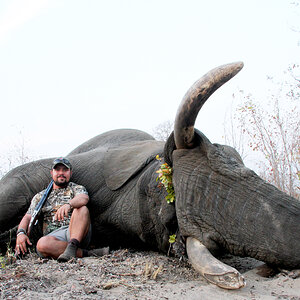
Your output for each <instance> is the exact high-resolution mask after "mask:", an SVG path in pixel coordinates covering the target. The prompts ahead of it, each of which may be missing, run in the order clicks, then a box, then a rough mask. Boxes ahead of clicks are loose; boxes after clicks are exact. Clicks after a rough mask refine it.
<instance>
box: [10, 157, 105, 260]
mask: <svg viewBox="0 0 300 300" xmlns="http://www.w3.org/2000/svg"><path fill="white" fill-rule="evenodd" d="M50 173H51V177H52V179H53V188H52V191H51V193H50V194H49V196H48V197H47V199H46V202H45V204H44V206H43V208H42V213H43V237H42V238H40V239H39V240H38V242H37V245H36V249H37V253H38V254H39V255H40V256H41V257H52V258H55V259H57V260H58V261H61V262H64V261H69V260H70V259H72V258H74V257H84V256H91V255H95V256H100V255H103V254H108V248H103V249H96V250H93V251H87V250H86V248H87V247H88V245H89V243H90V240H91V221H90V214H89V210H88V208H87V206H86V205H87V203H88V202H89V196H88V193H87V191H86V189H85V187H83V186H82V185H78V184H75V183H73V182H70V178H71V176H72V166H71V164H70V162H69V160H68V159H66V158H57V159H55V160H54V161H53V165H52V169H51V171H50ZM44 192H45V191H42V192H40V193H38V194H36V195H35V196H34V197H33V199H32V201H31V205H30V207H29V209H28V211H27V213H26V214H25V216H24V217H23V219H22V220H21V222H20V224H19V227H18V231H17V240H16V248H15V250H16V253H17V254H18V255H19V254H21V253H22V254H25V253H26V252H27V247H28V245H32V244H31V242H30V240H29V237H28V236H27V231H28V225H29V223H30V219H31V215H32V213H33V211H34V209H35V207H36V205H37V204H38V203H39V201H40V199H41V198H42V196H43V194H44ZM27 244H28V245H27Z"/></svg>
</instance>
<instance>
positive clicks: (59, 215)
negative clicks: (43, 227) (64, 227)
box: [54, 203, 71, 221]
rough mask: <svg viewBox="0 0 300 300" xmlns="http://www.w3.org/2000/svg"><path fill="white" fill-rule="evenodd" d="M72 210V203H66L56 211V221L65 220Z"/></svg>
mask: <svg viewBox="0 0 300 300" xmlns="http://www.w3.org/2000/svg"><path fill="white" fill-rule="evenodd" d="M70 210H71V205H70V204H68V203H67V204H64V205H63V206H61V207H60V208H59V209H58V210H57V212H56V213H55V216H54V220H55V221H63V220H64V218H65V217H68V216H69V211H70Z"/></svg>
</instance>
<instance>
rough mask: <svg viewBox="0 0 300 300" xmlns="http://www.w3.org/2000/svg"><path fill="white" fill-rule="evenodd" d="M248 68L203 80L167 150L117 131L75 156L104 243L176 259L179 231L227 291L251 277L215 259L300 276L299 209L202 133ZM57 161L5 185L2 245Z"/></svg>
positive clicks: (29, 168)
mask: <svg viewBox="0 0 300 300" xmlns="http://www.w3.org/2000/svg"><path fill="white" fill-rule="evenodd" d="M242 67H243V64H242V63H233V64H228V65H224V66H221V67H218V68H216V69H214V70H212V71H210V72H209V73H207V74H206V75H205V76H203V77H202V78H201V79H200V80H198V81H197V82H196V83H195V84H194V85H193V86H192V87H191V88H190V90H189V91H188V92H187V93H186V95H185V96H184V99H183V100H182V103H181V105H180V106H179V109H178V112H177V116H176V120H175V125H174V132H173V133H172V134H171V136H170V137H169V139H168V140H167V142H166V143H163V142H158V141H155V140H154V139H153V138H152V137H151V136H150V135H148V134H146V133H144V132H141V131H138V130H126V129H123V130H114V131H111V132H107V133H104V134H101V135H99V136H96V137H95V138H93V139H91V140H89V141H87V142H85V143H84V144H82V145H80V146H79V147H78V148H76V149H75V150H74V151H72V152H71V153H70V154H69V155H68V158H69V159H70V161H71V163H72V165H73V166H74V170H73V181H75V182H77V183H80V184H83V185H84V186H86V188H87V189H88V191H89V194H90V198H91V201H90V204H89V208H90V212H91V217H92V224H93V235H94V242H95V244H97V245H107V244H109V245H110V246H111V247H119V246H126V247H128V246H131V247H138V246H140V245H144V246H146V247H148V248H151V249H156V250H159V251H162V252H165V253H167V251H168V248H169V236H170V235H172V234H174V233H177V238H178V237H179V236H180V237H181V238H182V239H183V240H184V241H185V242H186V249H187V254H188V257H189V260H190V262H191V263H192V265H193V266H194V268H195V269H197V270H198V271H199V272H200V273H201V274H202V275H203V276H204V277H205V278H206V279H207V280H208V281H210V282H212V283H215V284H216V285H218V286H220V287H223V288H228V289H236V288H240V287H242V286H244V279H243V277H242V276H241V274H240V273H239V272H238V271H237V270H235V269H234V268H232V267H230V266H228V265H225V264H223V263H221V262H220V261H219V260H217V259H216V258H215V257H214V256H213V255H212V254H216V253H220V252H224V251H226V252H229V253H231V254H233V255H238V256H250V257H254V258H256V259H259V260H262V261H264V262H266V263H268V264H271V265H276V266H280V267H284V268H290V269H291V268H300V241H299V232H300V222H299V221H300V218H299V217H300V201H298V200H296V199H294V198H292V197H290V196H288V195H287V194H285V193H283V192H281V191H279V190H278V189H277V188H275V187H274V186H272V185H270V184H268V183H267V182H265V181H263V180H262V179H261V178H260V177H259V176H258V175H257V174H255V173H254V172H253V171H251V170H250V169H248V168H246V167H245V166H244V164H243V162H242V160H241V158H240V156H239V154H238V153H237V152H236V151H235V150H234V149H233V148H231V147H228V146H223V145H219V144H212V143H211V142H210V141H209V140H208V139H207V138H206V137H205V135H204V134H203V133H202V132H200V131H198V130H196V129H194V124H195V120H196V118H197V116H198V112H199V111H200V109H201V107H202V105H203V104H204V103H205V101H206V100H207V99H208V98H209V96H210V95H211V94H212V93H213V92H214V91H215V90H216V89H218V88H219V87H220V86H221V85H222V84H224V83H225V82H226V81H228V80H229V79H230V78H232V77H233V76H234V75H235V74H237V73H238V72H239V71H240V70H241V68H242ZM157 154H159V155H160V156H161V157H162V158H163V161H158V160H157V159H155V157H156V155H157ZM51 161H52V158H51V159H43V160H39V161H36V162H32V163H29V164H25V165H23V166H20V167H18V168H16V169H14V170H12V171H11V172H10V173H8V174H7V175H6V176H5V177H4V178H3V179H2V180H1V182H0V205H1V211H0V228H1V232H2V234H1V236H0V242H1V243H2V246H3V245H4V242H5V241H7V237H8V230H10V229H11V228H13V227H14V226H16V224H18V222H19V220H20V218H21V216H22V215H23V214H24V213H25V211H26V210H27V207H28V206H29V203H30V200H31V198H32V197H33V195H34V194H35V193H37V192H38V191H40V190H42V189H43V188H45V186H47V184H48V182H49V180H50V177H49V168H50V165H51ZM162 162H167V163H168V164H169V165H170V166H172V168H173V178H172V180H173V186H174V190H175V196H176V201H175V204H174V203H172V204H168V203H167V202H166V201H165V197H166V191H165V190H164V189H163V188H161V187H159V185H158V183H157V181H156V179H157V172H156V171H157V170H158V169H160V165H161V164H162Z"/></svg>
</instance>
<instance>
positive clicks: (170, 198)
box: [156, 155, 175, 203]
mask: <svg viewBox="0 0 300 300" xmlns="http://www.w3.org/2000/svg"><path fill="white" fill-rule="evenodd" d="M156 159H157V160H159V161H161V160H162V159H161V158H160V157H159V155H156ZM156 173H158V177H157V178H156V181H158V180H160V184H161V185H163V186H164V188H165V189H166V191H167V193H168V195H167V196H166V197H165V199H166V200H167V202H168V203H172V202H174V201H175V191H174V186H173V182H172V177H173V170H172V168H171V167H170V166H169V165H168V164H167V163H164V164H161V165H160V169H159V170H157V171H156Z"/></svg>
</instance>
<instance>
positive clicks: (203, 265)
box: [186, 237, 246, 290]
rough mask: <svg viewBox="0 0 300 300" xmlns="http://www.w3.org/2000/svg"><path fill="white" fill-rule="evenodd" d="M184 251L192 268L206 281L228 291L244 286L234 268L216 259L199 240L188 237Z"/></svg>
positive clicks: (242, 280) (241, 278) (242, 279)
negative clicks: (185, 250)
mask: <svg viewBox="0 0 300 300" xmlns="http://www.w3.org/2000/svg"><path fill="white" fill-rule="evenodd" d="M186 249H187V255H188V257H189V260H190V262H191V264H192V266H193V267H194V269H195V270H196V271H198V272H199V273H200V274H201V275H202V276H203V277H204V278H205V279H206V280H207V281H209V282H211V283H213V284H215V285H217V286H219V287H221V288H224V289H230V290H234V289H239V288H241V287H244V286H245V285H246V283H245V279H244V277H243V276H242V275H241V274H240V273H239V272H238V271H237V270H236V269H235V268H232V267H230V266H228V265H226V264H224V263H222V262H221V261H219V260H218V259H216V258H215V257H214V256H213V255H212V254H211V253H210V252H209V250H208V249H207V248H206V247H205V246H204V245H203V244H202V243H201V242H200V241H199V240H197V239H195V238H192V237H188V238H187V240H186Z"/></svg>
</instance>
